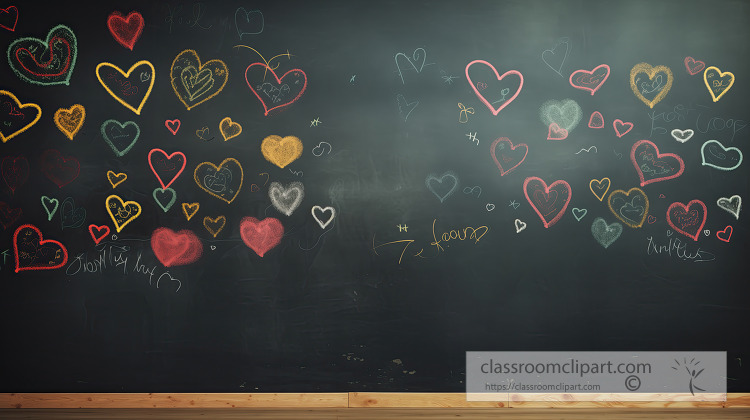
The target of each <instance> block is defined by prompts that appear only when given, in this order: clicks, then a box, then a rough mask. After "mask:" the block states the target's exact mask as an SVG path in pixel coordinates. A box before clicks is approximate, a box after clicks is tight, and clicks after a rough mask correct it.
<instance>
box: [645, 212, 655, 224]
mask: <svg viewBox="0 0 750 420" xmlns="http://www.w3.org/2000/svg"><path fill="white" fill-rule="evenodd" d="M647 220H648V224H649V225H650V224H653V223H654V222H656V217H654V216H652V215H650V214H649V215H648V218H647Z"/></svg>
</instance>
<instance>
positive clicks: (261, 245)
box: [240, 217, 284, 257]
mask: <svg viewBox="0 0 750 420" xmlns="http://www.w3.org/2000/svg"><path fill="white" fill-rule="evenodd" d="M240 236H241V237H242V242H244V243H245V245H247V246H248V247H249V248H250V249H252V250H253V251H255V253H256V254H258V255H259V256H260V257H263V255H264V254H265V253H266V252H268V251H269V250H270V249H272V248H273V247H275V246H276V245H278V244H279V243H280V242H281V237H282V236H284V226H283V225H282V224H281V222H280V221H279V219H275V218H273V217H267V218H265V219H263V220H260V221H259V220H258V219H256V218H254V217H245V218H243V219H242V221H240Z"/></svg>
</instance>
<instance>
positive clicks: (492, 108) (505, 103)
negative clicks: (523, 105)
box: [465, 60, 523, 116]
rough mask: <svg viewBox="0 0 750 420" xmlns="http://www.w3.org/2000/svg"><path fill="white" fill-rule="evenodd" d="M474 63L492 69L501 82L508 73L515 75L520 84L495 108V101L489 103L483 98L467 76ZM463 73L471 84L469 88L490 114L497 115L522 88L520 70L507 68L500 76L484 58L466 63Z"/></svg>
mask: <svg viewBox="0 0 750 420" xmlns="http://www.w3.org/2000/svg"><path fill="white" fill-rule="evenodd" d="M474 64H480V65H485V66H487V67H489V68H490V69H491V70H492V72H493V73H495V77H496V78H497V81H498V82H501V81H502V80H503V79H505V77H506V76H510V75H513V76H517V77H518V78H519V79H520V84H519V85H518V89H516V91H515V92H514V93H513V95H512V96H511V97H510V98H508V99H505V100H504V101H503V103H502V104H501V105H500V106H499V107H498V108H495V107H494V106H493V105H494V103H495V102H493V103H490V101H488V100H487V98H485V97H484V96H483V95H482V94H481V93H479V89H477V86H476V85H475V84H474V82H473V81H472V80H471V77H470V76H469V68H470V67H471V66H472V65H474ZM465 74H466V80H467V81H468V82H469V85H471V89H472V90H474V94H476V95H477V97H478V98H479V100H480V101H482V103H483V104H484V105H485V106H486V107H487V108H488V109H489V110H490V112H492V115H495V116H497V114H499V113H500V111H502V110H503V108H505V107H506V106H508V105H509V104H510V103H511V102H513V101H514V100H515V99H516V97H518V94H520V93H521V89H522V88H523V74H521V72H519V71H518V70H508V71H506V72H505V73H503V75H502V76H501V75H500V74H499V73H498V72H497V69H496V68H495V66H493V65H492V64H490V63H488V62H486V61H484V60H474V61H472V62H470V63H469V64H467V65H466V70H465ZM496 102H497V101H496Z"/></svg>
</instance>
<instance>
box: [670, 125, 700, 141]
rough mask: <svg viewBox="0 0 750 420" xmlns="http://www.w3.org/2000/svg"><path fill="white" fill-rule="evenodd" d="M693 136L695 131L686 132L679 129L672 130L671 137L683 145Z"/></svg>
mask: <svg viewBox="0 0 750 420" xmlns="http://www.w3.org/2000/svg"><path fill="white" fill-rule="evenodd" d="M693 134H695V131H693V130H692V129H690V128H688V129H687V130H680V129H679V128H675V129H674V130H672V137H674V139H675V140H677V141H679V142H680V143H685V142H686V141H688V140H690V138H691V137H693Z"/></svg>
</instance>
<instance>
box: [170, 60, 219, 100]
mask: <svg viewBox="0 0 750 420" xmlns="http://www.w3.org/2000/svg"><path fill="white" fill-rule="evenodd" d="M169 74H170V78H171V79H172V89H173V90H174V93H175V95H177V98H178V99H179V100H180V102H182V104H183V105H185V107H186V108H187V109H188V111H190V110H191V109H193V108H195V107H196V106H198V105H200V104H202V103H203V102H206V101H207V100H209V99H211V98H213V97H214V96H216V95H218V94H219V93H221V91H222V90H223V89H224V86H226V84H227V80H229V70H228V69H227V65H226V64H224V62H223V61H221V60H218V59H213V60H209V61H206V62H205V63H203V64H201V59H200V57H198V53H197V52H195V50H184V51H182V52H181V53H179V54H178V55H177V57H175V59H174V61H172V67H171V69H170V73H169Z"/></svg>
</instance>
